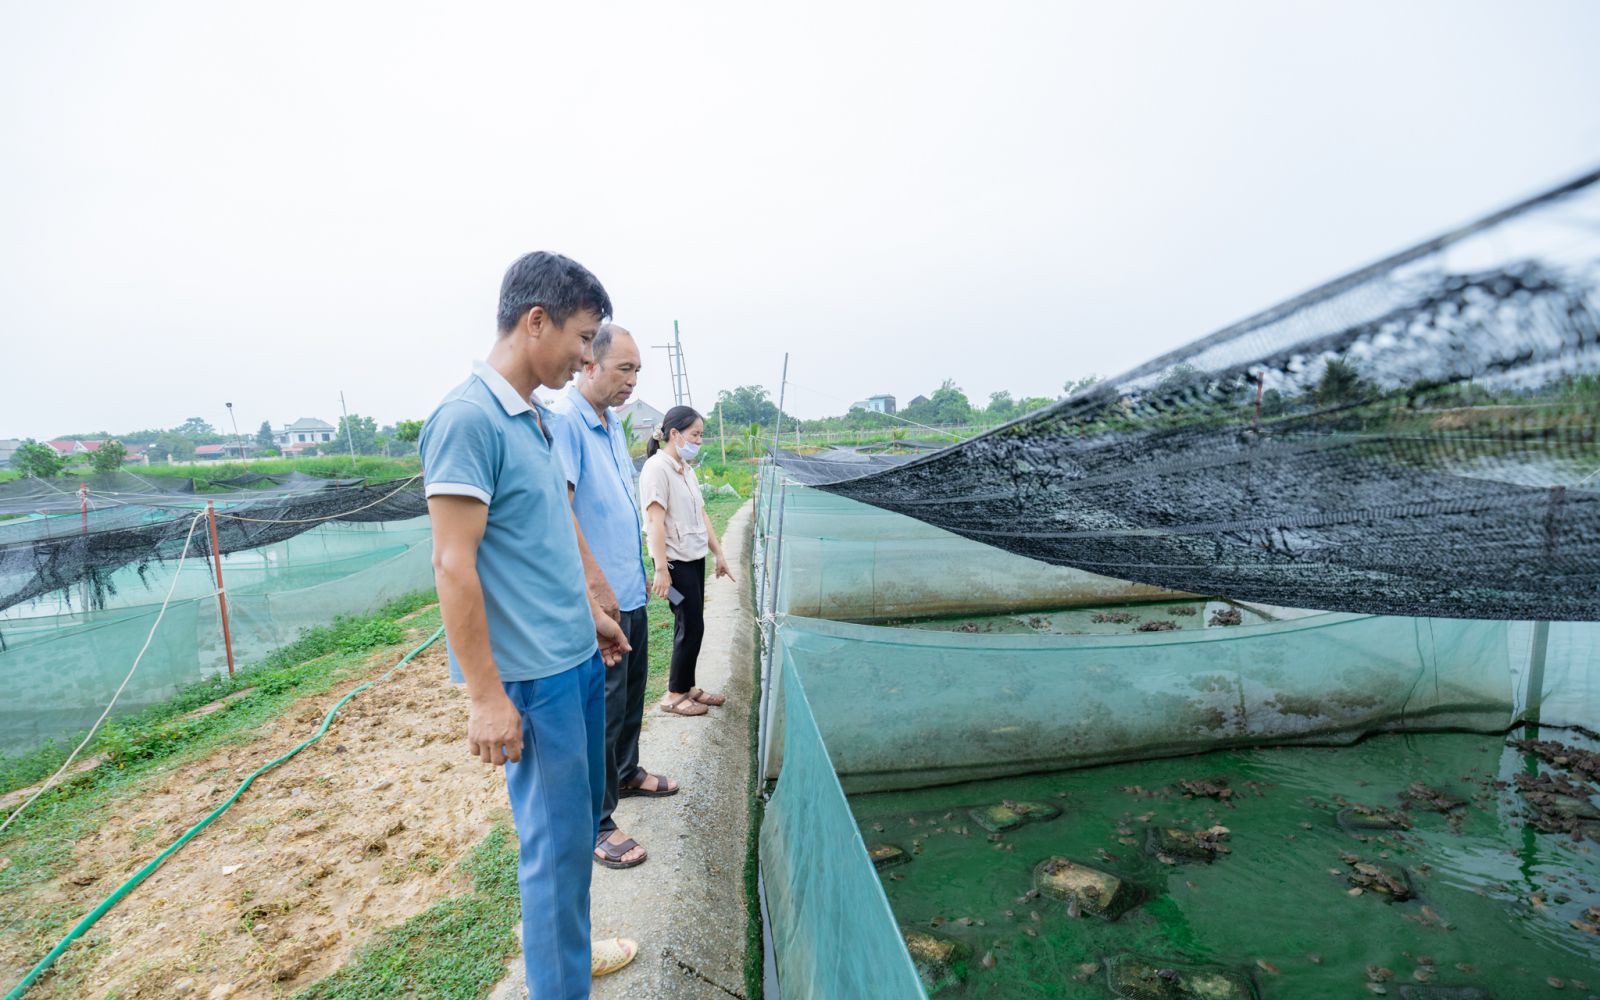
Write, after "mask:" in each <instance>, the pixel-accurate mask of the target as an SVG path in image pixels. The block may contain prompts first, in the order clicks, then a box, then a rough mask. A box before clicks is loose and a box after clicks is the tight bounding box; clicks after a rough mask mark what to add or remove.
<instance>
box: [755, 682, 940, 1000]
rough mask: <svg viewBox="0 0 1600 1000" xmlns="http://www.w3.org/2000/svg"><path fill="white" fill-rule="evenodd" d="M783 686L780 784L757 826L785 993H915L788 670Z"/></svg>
mask: <svg viewBox="0 0 1600 1000" xmlns="http://www.w3.org/2000/svg"><path fill="white" fill-rule="evenodd" d="M787 690H788V691H789V692H790V693H791V698H792V699H793V700H792V701H791V711H790V713H789V723H788V727H787V737H786V738H787V741H788V748H787V752H786V754H785V763H784V772H783V781H782V782H781V783H780V784H779V786H778V790H777V792H776V793H775V794H774V795H773V797H772V801H771V802H769V803H768V804H767V810H766V815H765V817H764V819H763V821H762V826H761V863H762V866H763V867H764V869H765V870H767V871H768V872H772V873H774V875H781V877H769V878H768V880H767V913H768V917H769V919H770V921H771V933H772V936H773V945H774V948H775V950H776V954H777V961H778V975H779V977H780V980H781V982H782V983H783V996H784V997H785V998H798V1000H839V998H841V997H872V998H874V1000H918V998H921V997H922V996H924V993H923V991H922V987H921V986H920V985H919V983H918V979H917V970H916V968H915V966H914V965H913V964H912V961H911V957H910V955H909V954H908V953H907V951H906V948H905V944H904V941H903V940H902V938H901V936H900V931H899V929H898V927H897V925H896V924H895V919H894V914H893V913H892V912H890V909H889V901H888V900H887V899H886V898H885V897H884V895H883V889H882V887H881V886H880V885H879V883H878V877H877V874H876V869H875V868H874V866H873V863H872V859H871V858H870V857H869V856H868V854H867V846H866V844H865V843H864V842H863V841H862V839H861V834H860V831H859V830H858V829H857V828H856V823H855V819H854V817H853V816H852V815H851V813H850V806H849V804H848V803H847V802H846V801H845V797H844V792H843V791H842V790H841V789H840V788H839V782H838V780H837V779H835V778H834V774H833V764H832V762H830V761H829V759H828V750H827V748H826V747H825V746H823V743H822V737H821V735H820V734H819V733H818V732H817V728H816V723H815V722H814V721H813V719H812V717H811V711H810V709H809V708H808V707H807V706H806V703H805V696H804V694H803V693H802V691H801V685H800V682H799V681H798V680H797V679H796V678H795V677H794V675H793V674H792V673H790V674H789V676H788V677H787Z"/></svg>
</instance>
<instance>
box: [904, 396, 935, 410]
mask: <svg viewBox="0 0 1600 1000" xmlns="http://www.w3.org/2000/svg"><path fill="white" fill-rule="evenodd" d="M931 402H933V400H931V399H929V398H928V397H927V396H912V397H911V402H909V403H907V404H906V409H908V410H909V409H911V408H912V407H913V406H922V405H925V404H927V403H931Z"/></svg>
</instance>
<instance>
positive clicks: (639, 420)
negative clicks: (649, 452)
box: [617, 399, 665, 443]
mask: <svg viewBox="0 0 1600 1000" xmlns="http://www.w3.org/2000/svg"><path fill="white" fill-rule="evenodd" d="M617 416H619V417H621V418H622V419H623V420H627V419H629V418H630V417H631V418H632V419H633V440H634V441H648V440H649V439H650V435H652V434H654V433H655V432H656V428H657V427H660V426H661V418H662V417H663V416H665V414H663V413H662V412H661V411H660V410H658V409H656V408H655V407H653V406H651V405H650V404H649V403H646V402H645V401H644V400H642V399H634V400H630V401H629V402H626V403H624V404H622V405H621V406H619V407H617ZM630 443H631V442H630Z"/></svg>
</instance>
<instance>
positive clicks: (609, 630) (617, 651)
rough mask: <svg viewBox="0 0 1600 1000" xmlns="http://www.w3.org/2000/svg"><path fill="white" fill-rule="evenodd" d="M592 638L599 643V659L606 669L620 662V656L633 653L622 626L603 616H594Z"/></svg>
mask: <svg viewBox="0 0 1600 1000" xmlns="http://www.w3.org/2000/svg"><path fill="white" fill-rule="evenodd" d="M594 637H595V640H596V641H597V642H599V643H600V659H601V660H602V661H604V663H605V665H606V666H608V667H614V666H616V665H617V664H619V663H621V662H622V654H624V653H629V652H632V651H633V647H632V646H630V645H629V644H628V637H627V635H625V634H624V633H623V631H622V626H621V625H618V624H617V623H616V622H614V621H612V620H611V619H610V618H606V617H604V616H603V615H595V619H594Z"/></svg>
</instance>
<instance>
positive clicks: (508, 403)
mask: <svg viewBox="0 0 1600 1000" xmlns="http://www.w3.org/2000/svg"><path fill="white" fill-rule="evenodd" d="M472 374H474V375H476V376H478V377H479V378H480V379H482V380H483V384H484V385H486V386H488V387H489V391H490V392H492V393H494V398H495V399H496V400H498V401H499V403H500V407H501V408H502V409H503V410H505V411H506V416H508V417H515V416H517V415H518V414H521V413H531V412H533V404H532V403H530V402H528V401H527V400H526V399H523V398H522V397H521V396H519V395H517V390H516V389H514V388H512V386H511V383H510V382H507V381H506V377H505V376H504V375H502V374H500V373H499V372H497V371H495V370H494V369H493V368H491V367H489V364H488V363H487V362H484V361H474V362H473V363H472Z"/></svg>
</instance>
